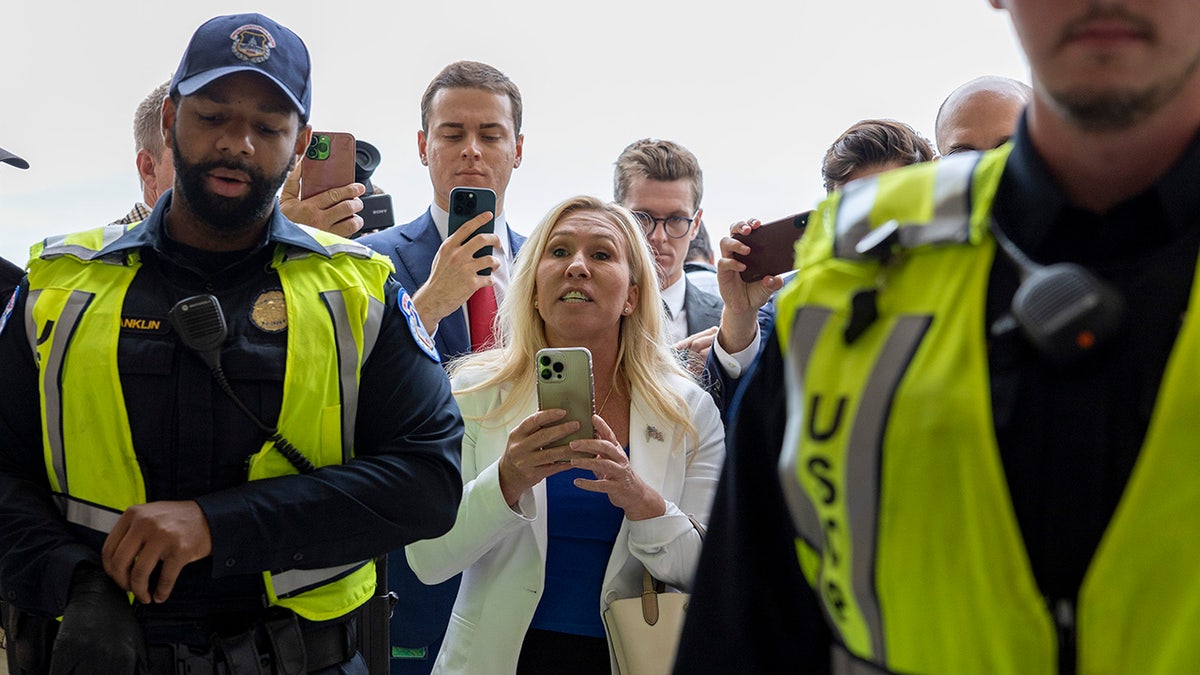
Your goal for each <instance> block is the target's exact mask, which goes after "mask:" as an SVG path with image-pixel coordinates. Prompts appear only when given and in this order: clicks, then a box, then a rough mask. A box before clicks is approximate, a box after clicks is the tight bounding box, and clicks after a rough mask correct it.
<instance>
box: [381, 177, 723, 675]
mask: <svg viewBox="0 0 1200 675" xmlns="http://www.w3.org/2000/svg"><path fill="white" fill-rule="evenodd" d="M481 278H482V277H481ZM499 318H500V325H501V331H500V334H501V335H502V336H503V337H502V338H501V341H500V345H499V346H498V347H497V348H495V349H492V350H489V351H485V352H480V353H477V354H473V355H471V356H467V357H464V358H463V360H461V361H458V362H456V363H454V364H452V365H451V379H452V381H453V385H454V391H455V397H456V399H457V401H458V404H459V407H460V409H461V411H462V415H463V419H464V421H465V423H466V431H465V434H464V436H463V449H462V473H463V482H464V488H463V500H462V504H461V506H460V508H459V511H458V519H457V521H456V523H455V525H454V527H453V528H452V529H451V530H450V532H448V533H447V534H445V535H444V536H442V537H439V538H437V539H430V540H424V541H419V542H415V543H413V544H411V545H409V546H408V547H407V548H406V549H405V552H406V555H407V558H408V562H409V565H410V566H411V567H412V569H413V571H414V572H415V573H416V574H417V576H418V577H419V578H420V579H421V580H422V581H424V582H426V583H431V584H432V583H438V582H440V581H443V580H445V579H449V578H450V577H453V576H454V575H455V574H458V573H459V572H463V573H464V574H463V579H462V585H461V586H460V589H459V592H458V598H457V600H456V601H455V605H454V613H453V616H452V617H451V619H450V625H449V627H448V630H447V633H446V637H445V640H444V641H443V643H442V648H441V651H440V652H439V653H438V655H437V661H436V663H435V665H434V672H435V673H454V674H455V675H462V674H476V673H497V674H505V675H508V674H512V673H518V672H521V673H527V672H546V671H548V670H551V669H553V670H557V671H559V672H571V673H580V672H597V671H600V672H609V671H610V670H613V671H614V672H615V668H614V667H613V664H612V660H611V654H610V653H609V651H608V649H607V646H606V642H605V641H604V638H603V624H602V622H601V620H600V617H601V613H602V612H603V610H604V608H605V607H607V606H608V604H609V603H611V602H612V601H613V600H616V599H618V598H629V597H637V596H638V595H640V593H641V569H642V566H643V565H645V566H646V567H647V568H648V569H649V570H650V572H651V574H653V575H654V576H655V577H656V578H659V579H662V580H663V581H665V582H666V583H667V584H669V585H671V586H673V587H675V588H678V589H684V590H686V589H687V588H688V587H689V585H690V583H691V580H692V576H693V574H694V572H695V569H696V563H697V561H698V560H699V556H700V546H701V539H700V535H699V533H698V532H697V531H696V529H695V528H694V527H693V526H692V523H691V522H690V520H689V519H688V515H689V514H690V515H692V516H693V517H695V518H696V519H697V520H698V521H699V522H700V523H702V524H703V523H707V521H708V514H709V509H710V506H711V504H712V500H713V496H714V493H715V491H716V486H717V481H718V478H719V475H720V471H721V466H722V463H723V461H724V430H723V428H722V425H721V421H720V415H719V413H718V412H717V409H716V406H715V405H714V403H713V401H712V398H711V397H710V396H709V395H708V394H707V393H706V392H704V391H703V390H702V389H700V387H698V386H697V385H696V383H695V381H694V380H693V379H692V378H691V376H690V375H689V374H688V373H687V371H686V370H684V369H683V368H682V367H681V366H680V365H679V363H678V362H677V361H676V359H675V357H674V354H673V353H672V351H671V350H670V348H669V346H668V344H667V342H666V339H665V337H664V333H663V329H664V325H665V324H664V321H665V316H664V314H663V310H662V301H661V299H660V296H659V292H658V281H657V277H656V272H655V267H654V259H653V257H652V254H651V253H650V249H649V247H648V245H647V243H646V239H645V236H644V235H643V234H642V230H641V228H640V226H639V225H638V223H637V221H636V220H635V219H634V218H633V216H632V214H630V213H629V212H628V211H626V210H625V209H624V208H622V207H620V206H617V205H615V204H608V203H605V202H602V201H600V200H598V199H595V198H592V197H576V198H573V199H569V200H567V201H565V202H563V203H561V204H559V205H558V206H557V207H555V208H554V209H552V210H551V211H550V213H549V214H548V215H547V217H546V218H545V219H544V220H543V221H542V222H541V223H540V224H539V225H538V226H537V227H536V228H535V229H534V231H533V232H532V233H531V234H530V236H529V239H528V241H527V243H526V244H525V246H524V247H523V248H522V251H521V256H519V258H518V260H517V265H516V269H515V271H514V273H513V277H512V279H511V283H510V287H509V291H508V293H507V295H506V296H505V299H504V303H503V305H502V306H501V308H500V315H499ZM575 346H582V347H587V348H588V349H589V350H590V351H591V353H592V361H593V370H594V380H595V385H594V390H595V394H596V407H597V413H598V414H597V415H593V417H592V420H593V425H594V426H595V428H596V436H598V438H594V439H587V440H582V441H574V442H572V443H571V444H570V445H562V444H561V442H560V440H559V439H561V438H563V437H564V436H566V435H567V434H569V433H571V432H572V431H575V430H576V429H577V428H578V426H577V424H576V423H574V422H568V423H559V420H561V417H562V413H561V411H554V410H549V411H541V412H539V411H538V410H537V401H536V393H535V389H534V383H535V369H534V354H535V353H536V351H537V350H538V349H541V348H543V347H575ZM625 448H628V454H626V452H625ZM565 471H573V472H574V473H573V474H564V475H563V476H558V477H557V478H553V477H555V476H557V475H558V474H561V473H562V472H565ZM572 475H579V476H580V477H576V478H572V479H570V480H569V482H566V483H564V482H563V481H564V480H565V479H566V478H568V477H569V476H572ZM551 481H557V482H555V483H554V485H555V487H554V488H552V489H548V488H547V484H548V483H549V482H551ZM573 490H578V492H574V491H573ZM588 495H593V496H594V495H601V496H603V497H605V498H606V499H603V500H601V502H602V503H600V502H596V501H595V498H594V497H588ZM576 499H582V500H587V499H592V502H591V503H592V504H593V505H596V504H599V506H598V510H599V511H600V512H602V513H600V515H602V516H603V517H604V518H605V519H612V518H614V516H615V520H611V522H612V528H613V529H612V531H611V534H612V539H611V549H609V548H608V546H609V544H608V543H606V541H607V540H602V541H601V542H599V544H600V546H601V547H602V548H600V549H599V550H600V551H601V552H603V553H606V554H607V556H606V559H604V558H603V557H601V558H597V557H596V556H595V555H592V556H590V557H589V556H586V555H584V556H580V560H581V561H582V562H581V563H580V565H579V567H578V576H579V582H578V583H579V584H580V586H579V588H598V589H599V590H598V592H597V593H596V594H595V596H594V597H592V596H591V594H590V593H589V594H586V595H584V596H582V599H581V600H579V601H578V602H575V601H573V600H572V601H568V602H567V603H564V602H563V598H570V597H573V596H574V595H575V591H576V590H578V589H577V588H575V587H574V586H573V583H574V582H573V579H574V577H573V575H574V574H575V572H576V570H575V569H574V568H570V567H568V568H567V569H566V570H564V568H563V564H562V563H561V562H559V561H561V560H562V559H563V557H564V556H565V555H566V554H559V553H555V551H560V552H561V551H565V550H566V549H567V548H568V547H569V546H570V544H568V543H564V542H569V541H574V538H573V533H572V529H573V527H574V524H573V523H572V522H569V521H568V522H566V523H565V524H564V523H563V519H562V518H563V517H562V516H561V515H558V516H557V518H558V519H557V520H555V517H556V515H557V514H555V508H556V505H559V506H561V508H562V509H563V511H566V509H567V508H568V504H573V503H574V501H573V500H576ZM563 511H560V513H562V512H563ZM548 522H554V523H557V524H556V525H554V530H553V531H550V530H548ZM617 523H619V527H617V525H616V524H617ZM589 525H590V523H580V524H579V526H578V527H579V529H580V530H584V529H587V528H588V527H589ZM556 533H557V534H556ZM588 536H591V535H590V534H589V535H588ZM595 544H596V542H594V541H593V542H590V545H593V546H594V545H595ZM548 551H549V552H550V559H551V562H550V563H548V562H547V557H548ZM548 568H549V569H556V570H557V572H553V573H552V581H551V582H547V570H548ZM564 571H565V572H566V573H567V574H566V576H564V574H563V573H564ZM585 577H586V580H585ZM548 589H560V590H558V591H554V590H550V591H549V592H547V591H548ZM539 605H541V609H540V610H539ZM581 605H582V606H581ZM535 613H536V614H537V616H538V619H537V620H538V621H542V622H543V623H545V622H546V621H551V620H552V619H554V618H555V617H561V616H566V615H570V618H573V617H574V616H575V615H578V616H579V617H580V618H581V620H583V621H584V622H585V623H586V624H587V625H582V624H581V628H580V629H579V631H578V634H574V629H573V628H572V629H569V630H559V629H558V628H557V626H558V625H559V624H554V625H555V627H553V628H551V629H548V630H547V629H542V628H538V629H536V630H530V626H531V623H532V622H534V621H535ZM566 623H570V622H566ZM571 625H573V624H571ZM597 627H598V628H597ZM596 630H599V631H600V632H599V634H598V636H597V634H596V633H595V631H596ZM530 645H533V646H532V647H531V646H530ZM523 647H527V649H526V650H525V652H524V653H522V648H523Z"/></svg>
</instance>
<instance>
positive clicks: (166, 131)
mask: <svg viewBox="0 0 1200 675" xmlns="http://www.w3.org/2000/svg"><path fill="white" fill-rule="evenodd" d="M159 117H161V118H162V122H161V124H162V135H163V142H164V143H166V144H167V147H169V148H174V147H175V101H172V100H171V97H170V96H168V97H166V98H164V99H163V105H162V112H161V113H160V114H159Z"/></svg>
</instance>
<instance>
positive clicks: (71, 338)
mask: <svg viewBox="0 0 1200 675" xmlns="http://www.w3.org/2000/svg"><path fill="white" fill-rule="evenodd" d="M311 100H312V91H311V79H310V63H309V55H308V50H307V49H306V48H305V45H304V43H303V42H302V41H301V39H300V38H299V37H298V36H297V35H296V34H294V33H293V32H292V31H290V30H288V29H287V28H286V27H284V26H281V25H280V24H278V23H276V22H275V21H272V20H271V19H269V18H267V17H265V16H262V15H260V14H241V15H232V16H220V17H216V18H214V19H212V20H210V21H208V22H206V23H205V24H203V25H202V26H200V28H199V29H198V30H197V31H196V33H195V34H194V36H193V37H192V39H191V42H190V43H189V44H188V47H187V50H186V51H185V53H184V55H183V59H182V61H181V62H180V64H179V68H178V70H177V71H176V73H175V76H174V78H173V80H172V83H171V87H170V95H169V97H168V99H167V100H166V101H164V103H163V110H162V124H163V133H164V137H165V138H166V140H167V142H168V144H170V147H171V148H172V151H173V153H174V161H175V166H176V177H175V184H174V189H173V190H171V191H169V192H167V193H165V194H164V195H163V196H162V197H161V198H160V200H159V201H158V204H157V205H156V206H155V208H154V211H153V212H152V213H151V215H150V217H149V218H147V219H146V220H145V221H143V222H142V223H141V224H140V225H137V226H129V225H119V224H114V225H108V226H105V227H101V228H97V229H94V230H89V231H84V232H76V233H72V234H66V235H62V236H55V237H50V238H48V239H46V240H44V241H43V242H41V243H39V244H36V245H35V246H34V247H33V249H32V251H31V255H30V262H29V266H28V271H27V274H26V276H25V278H24V280H23V281H22V282H21V285H20V287H19V292H18V293H17V294H15V297H16V302H15V306H14V307H13V308H12V310H11V312H10V314H9V320H8V323H7V326H5V327H4V328H3V329H2V330H0V362H2V363H3V364H4V370H5V386H4V387H0V448H3V452H0V597H3V598H4V600H5V601H6V602H7V603H8V604H9V605H11V607H12V608H13V616H10V617H9V621H8V622H7V625H8V626H9V627H10V630H9V634H8V637H9V640H10V645H11V649H10V651H9V656H10V658H9V661H10V672H13V673H14V674H15V673H41V672H50V673H104V674H112V673H142V672H150V673H183V672H187V673H238V674H244V673H256V674H257V673H366V672H367V667H366V664H365V662H364V660H363V657H362V656H361V655H360V654H358V653H357V649H356V639H355V632H356V626H355V620H354V617H355V610H356V609H357V608H359V607H361V606H362V605H363V604H364V603H365V602H366V601H367V600H368V599H369V598H371V597H372V596H373V595H374V594H375V578H376V571H375V566H374V560H375V559H376V558H377V557H379V556H382V555H383V554H385V553H386V552H388V551H393V550H398V549H400V548H402V547H403V546H404V545H406V544H408V543H411V542H413V541H416V540H418V539H427V538H431V537H436V536H439V535H441V534H443V533H445V532H446V531H447V530H448V529H449V528H450V527H451V525H452V524H453V521H454V518H455V514H456V512H457V509H458V504H459V501H460V500H461V497H462V480H461V476H460V472H459V462H460V459H459V452H460V451H459V448H460V444H461V436H462V419H461V417H460V415H459V411H458V408H457V406H456V405H455V403H454V400H453V398H452V397H451V394H450V387H449V382H448V380H447V379H446V375H445V372H444V371H443V369H442V367H441V364H440V363H439V362H438V356H437V352H436V350H435V349H434V348H433V344H432V341H431V340H430V339H429V335H428V334H427V333H426V331H425V330H424V328H423V327H422V325H421V322H420V319H419V318H418V317H417V315H416V312H415V311H414V310H413V309H412V300H411V298H410V297H409V295H408V293H407V292H406V291H405V290H404V289H403V288H401V287H399V286H398V285H397V284H396V283H395V282H394V281H392V280H390V273H391V271H392V266H391V264H390V262H389V261H388V260H387V258H385V257H383V256H381V255H379V254H377V253H373V252H372V251H371V250H369V249H367V248H366V247H364V246H361V245H359V244H357V243H355V242H351V241H349V240H346V239H343V238H341V237H338V236H336V235H332V234H329V233H326V232H321V231H317V230H312V229H308V228H303V227H301V226H298V225H296V224H295V223H292V222H291V221H289V220H287V219H286V218H285V217H284V216H283V215H282V214H281V213H280V212H279V210H278V208H277V207H276V201H275V195H276V193H277V191H278V190H279V187H280V185H281V184H282V183H283V180H284V178H285V176H286V175H287V173H288V171H289V170H290V169H291V168H292V167H293V166H294V164H295V162H296V161H297V159H298V157H299V155H300V153H302V152H303V151H304V150H305V148H306V147H307V145H308V142H309V138H310V134H311V128H310V127H309V126H308V124H307V121H308V117H309V110H310V103H311Z"/></svg>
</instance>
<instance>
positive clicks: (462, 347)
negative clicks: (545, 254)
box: [359, 209, 525, 363]
mask: <svg viewBox="0 0 1200 675" xmlns="http://www.w3.org/2000/svg"><path fill="white" fill-rule="evenodd" d="M359 241H360V242H362V243H363V244H365V245H367V246H370V247H371V248H373V249H375V250H376V251H379V252H380V253H382V254H384V255H386V256H387V257H389V258H391V259H392V264H394V265H395V266H396V280H397V281H399V282H400V285H401V286H403V287H404V288H405V289H407V290H408V292H409V293H410V294H412V293H416V292H417V289H418V288H420V287H421V286H422V285H424V283H425V282H426V281H428V280H429V273H430V271H431V270H432V268H433V257H434V255H436V254H437V251H438V247H439V246H441V245H442V236H441V235H440V234H439V233H438V230H437V225H435V224H434V222H433V215H431V214H430V212H429V209H426V210H425V213H423V214H421V216H420V217H419V218H417V219H416V220H414V221H412V222H411V223H408V224H406V225H400V226H399V227H389V228H388V229H386V230H383V231H381V232H376V233H374V234H368V235H367V236H365V237H363V238H361V239H359ZM524 243H525V237H524V236H522V235H520V234H517V233H516V232H514V231H513V230H512V228H509V230H508V247H509V248H508V250H510V251H512V255H513V256H516V254H517V251H518V250H520V248H521V244H524ZM425 328H426V329H428V330H429V331H430V332H433V330H434V328H436V329H437V333H435V334H434V336H433V343H434V345H436V346H437V350H438V353H439V354H441V356H442V362H443V363H445V362H446V361H449V360H450V359H452V358H454V357H455V356H460V355H462V354H467V353H469V352H470V351H471V335H470V332H469V331H468V329H467V318H466V315H465V314H463V310H462V307H459V308H458V309H456V310H454V312H453V313H451V314H450V315H449V316H447V317H445V318H444V319H442V320H441V322H440V323H438V325H437V326H436V327H435V326H426V327H425Z"/></svg>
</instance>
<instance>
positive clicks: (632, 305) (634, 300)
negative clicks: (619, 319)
mask: <svg viewBox="0 0 1200 675" xmlns="http://www.w3.org/2000/svg"><path fill="white" fill-rule="evenodd" d="M640 295H641V292H640V291H639V289H638V285H637V284H635V283H632V282H631V283H630V284H629V292H628V293H626V294H625V304H626V305H629V313H630V314H633V313H634V312H635V311H637V306H638V297H639V296H640Z"/></svg>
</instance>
